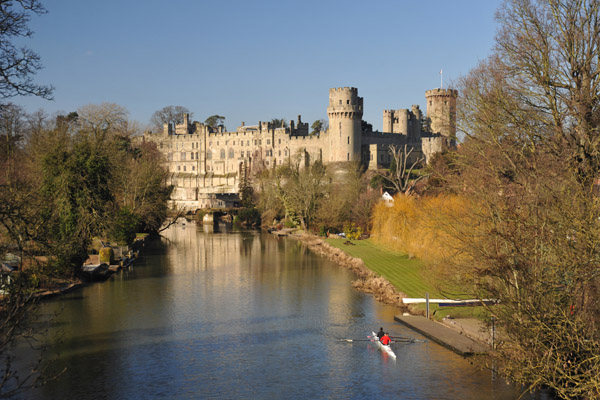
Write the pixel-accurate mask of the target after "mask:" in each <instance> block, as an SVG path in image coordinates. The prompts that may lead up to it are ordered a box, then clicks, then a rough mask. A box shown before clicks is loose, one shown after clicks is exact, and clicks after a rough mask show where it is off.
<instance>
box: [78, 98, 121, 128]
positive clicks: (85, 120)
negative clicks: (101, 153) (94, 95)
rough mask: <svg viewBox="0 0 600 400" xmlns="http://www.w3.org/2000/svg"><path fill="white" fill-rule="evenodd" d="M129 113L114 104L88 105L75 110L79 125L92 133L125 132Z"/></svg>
mask: <svg viewBox="0 0 600 400" xmlns="http://www.w3.org/2000/svg"><path fill="white" fill-rule="evenodd" d="M128 114H129V112H128V111H127V109H125V108H124V107H122V106H120V105H118V104H115V103H102V104H88V105H85V106H82V107H79V109H78V110H77V115H78V117H79V118H78V120H79V124H80V125H81V127H82V128H83V129H88V130H91V131H93V132H119V133H125V132H127V130H128V129H127V116H128Z"/></svg>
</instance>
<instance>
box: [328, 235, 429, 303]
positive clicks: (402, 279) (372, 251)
mask: <svg viewBox="0 0 600 400" xmlns="http://www.w3.org/2000/svg"><path fill="white" fill-rule="evenodd" d="M325 241H326V242H327V243H329V244H330V245H332V246H334V247H337V248H338V249H341V250H343V251H344V252H345V253H347V254H348V255H350V256H352V257H356V258H360V259H361V260H363V262H364V263H365V265H366V266H367V268H369V269H370V270H371V271H373V272H375V273H377V274H379V275H381V276H382V277H384V278H385V279H387V280H388V281H389V282H390V283H391V284H392V285H394V286H395V287H396V288H397V289H398V290H399V291H400V292H402V293H405V294H406V295H407V296H408V297H425V293H427V292H429V297H438V296H439V293H438V292H437V290H436V289H435V288H433V287H432V286H430V285H429V284H427V283H426V282H425V280H424V279H423V277H422V275H421V273H422V269H423V264H422V263H421V261H419V260H415V259H409V258H408V256H407V255H406V254H403V253H398V252H396V251H393V250H389V249H386V248H385V247H382V246H379V245H377V244H375V243H374V242H373V241H372V240H371V239H366V240H354V241H352V243H353V245H348V244H344V242H346V240H344V239H325Z"/></svg>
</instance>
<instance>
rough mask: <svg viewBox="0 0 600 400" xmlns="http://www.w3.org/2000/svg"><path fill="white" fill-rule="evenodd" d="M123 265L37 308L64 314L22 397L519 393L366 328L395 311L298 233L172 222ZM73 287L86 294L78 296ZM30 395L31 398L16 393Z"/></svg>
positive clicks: (453, 360) (395, 330) (447, 356)
mask: <svg viewBox="0 0 600 400" xmlns="http://www.w3.org/2000/svg"><path fill="white" fill-rule="evenodd" d="M143 254H144V256H143V257H142V259H141V260H139V262H137V263H136V265H135V266H134V268H133V270H130V271H128V272H125V273H122V274H119V275H116V276H115V277H114V278H112V279H111V280H110V281H108V282H105V283H102V284H97V285H92V286H89V287H86V288H85V289H84V290H83V291H81V292H78V293H74V294H72V295H69V296H67V297H65V299H69V298H71V297H79V298H78V299H74V300H69V301H64V300H61V301H56V302H52V303H47V304H45V307H46V309H47V311H48V312H51V311H52V310H56V309H58V308H64V311H63V312H62V314H61V315H60V317H59V321H57V325H56V331H58V330H61V331H63V332H64V335H63V341H62V343H59V344H56V346H55V347H54V349H55V350H56V351H58V352H60V354H61V359H60V362H59V365H58V367H62V366H66V367H68V371H67V373H66V374H65V375H64V376H63V377H62V378H61V379H60V380H59V381H57V382H53V383H51V384H49V385H48V386H46V387H44V388H42V389H40V390H39V391H38V392H36V393H32V394H30V395H28V396H30V397H31V398H111V399H112V398H116V399H132V398H133V399H147V398H252V399H254V398H259V399H260V398H282V397H286V398H293V399H305V398H311V399H312V398H314V399H320V398H328V399H348V398H356V399H362V398H367V397H368V398H372V397H380V398H402V399H453V398H460V399H512V398H516V397H518V391H517V390H516V389H515V388H514V387H511V386H508V385H506V384H504V383H503V382H499V381H493V380H492V379H491V374H490V373H488V372H482V371H478V370H477V369H475V368H474V367H473V366H472V365H471V364H470V363H469V361H468V360H465V359H462V358H460V357H458V356H457V355H455V354H454V353H451V352H450V351H448V350H446V349H444V348H442V347H440V346H438V345H437V344H435V343H431V342H429V341H425V342H421V343H404V344H397V345H395V346H396V347H395V348H394V350H395V352H396V354H397V356H398V358H397V360H396V361H394V360H392V359H390V358H388V357H387V355H386V354H384V353H382V352H381V351H379V350H378V348H377V347H376V346H375V345H374V344H372V343H369V342H353V343H347V342H340V341H338V340H337V339H338V338H363V339H364V338H366V335H368V334H369V333H370V331H371V330H372V329H377V328H378V327H379V326H384V327H385V328H386V330H388V331H390V333H391V334H392V335H393V336H400V335H402V336H410V337H417V338H418V337H419V336H418V335H417V334H416V333H414V332H412V331H409V330H408V329H407V328H405V327H404V326H402V325H399V324H396V323H394V322H393V315H394V313H395V312H396V310H395V309H394V308H393V307H387V306H383V305H380V304H378V303H376V302H375V301H374V300H373V298H372V297H370V296H368V295H364V294H362V293H359V292H357V291H355V290H354V289H352V287H351V284H350V282H351V280H352V279H353V276H352V275H351V274H350V273H349V272H348V271H346V270H344V269H342V268H339V267H337V266H335V265H332V264H331V263H330V262H329V261H327V260H325V259H323V258H321V257H319V256H316V255H314V254H312V253H311V252H309V251H307V249H306V248H305V247H304V246H303V245H302V244H301V243H299V242H297V241H294V240H287V239H283V238H282V239H277V238H275V237H272V236H270V235H266V234H261V233H259V232H228V231H225V232H223V231H220V230H216V231H214V232H212V233H208V232H206V231H205V228H203V227H196V225H195V224H193V223H192V224H190V223H188V224H186V225H185V227H184V226H181V225H179V226H174V227H172V228H170V229H169V230H167V231H166V237H165V239H164V240H163V241H162V242H161V243H155V244H153V245H152V246H150V247H148V248H146V249H144V252H143ZM81 297H82V298H81ZM26 397H27V396H26Z"/></svg>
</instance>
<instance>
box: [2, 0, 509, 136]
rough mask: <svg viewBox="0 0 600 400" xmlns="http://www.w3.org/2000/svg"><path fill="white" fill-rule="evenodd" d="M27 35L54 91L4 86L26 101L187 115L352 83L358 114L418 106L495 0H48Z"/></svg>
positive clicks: (475, 41) (465, 53)
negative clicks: (39, 93)
mask: <svg viewBox="0 0 600 400" xmlns="http://www.w3.org/2000/svg"><path fill="white" fill-rule="evenodd" d="M42 2H43V4H44V5H45V7H46V8H47V9H48V14H45V15H42V16H39V17H37V16H36V17H34V18H33V19H32V21H31V23H30V25H31V27H32V28H33V30H34V31H35V35H34V37H33V38H32V39H30V40H27V41H26V43H25V44H26V45H27V46H29V47H30V48H31V49H33V50H34V51H36V52H37V53H38V54H39V55H40V56H41V59H42V63H43V65H44V69H43V70H41V71H39V72H38V74H37V75H36V77H35V80H36V81H37V82H39V83H43V84H51V85H53V86H54V87H55V93H54V100H53V101H45V100H42V99H37V98H31V97H18V98H14V99H12V101H13V102H14V103H17V104H20V105H22V106H24V107H25V109H26V110H27V111H29V112H32V111H35V110H38V109H40V108H41V109H44V110H45V111H46V112H48V113H49V114H53V113H55V112H70V111H74V110H76V109H77V108H79V107H80V106H83V105H86V104H99V103H102V102H112V103H117V104H119V105H121V106H123V107H125V108H126V109H127V110H129V113H130V114H129V117H130V119H132V120H137V121H139V122H141V123H143V124H146V123H148V122H149V120H150V117H151V115H152V113H153V112H154V111H156V110H159V109H161V108H162V107H164V106H168V105H181V106H185V107H187V108H188V109H190V111H191V112H192V113H193V119H194V120H198V121H204V120H205V119H206V118H207V117H208V116H210V115H213V114H220V115H224V116H225V117H226V120H225V125H226V126H227V128H228V129H229V130H234V129H236V128H237V126H239V125H240V123H241V122H242V121H245V122H246V124H249V125H250V124H256V123H258V121H267V120H271V119H272V118H285V119H287V120H289V119H296V117H297V115H298V114H301V115H302V119H303V121H307V122H310V123H312V122H313V121H314V120H316V119H320V118H326V117H327V113H326V108H327V102H328V91H329V88H332V87H339V86H353V87H357V88H358V92H359V95H360V96H362V97H363V98H364V108H365V112H364V116H363V119H365V120H367V121H368V122H369V123H371V124H373V126H374V128H376V129H381V126H382V112H383V110H384V109H398V108H410V107H411V105H412V104H419V105H420V106H421V108H422V109H423V110H425V97H424V93H425V91H426V90H428V89H432V88H436V87H439V86H440V75H439V71H440V69H443V71H444V86H446V83H447V82H451V81H452V80H456V79H457V78H458V77H460V76H461V75H464V74H466V73H468V71H469V70H470V69H471V68H473V67H475V66H476V65H477V63H478V62H479V61H480V60H483V59H484V58H486V57H487V56H488V55H489V54H490V52H491V49H492V46H493V44H494V35H495V32H496V27H497V26H496V23H495V21H494V13H495V10H496V9H497V8H498V6H499V5H500V3H501V0H455V1H448V0H427V1H425V0H423V1H414V0H412V1H405V0H397V1H391V0H390V1H378V0H372V1H369V2H367V1H351V0H348V1H333V0H331V1H329V0H320V1H313V0H302V1H296V0H278V1H271V0H268V1H267V0H265V1H258V0H257V1H250V0H246V1H243V0H240V1H238V0H214V1H205V0H198V1H192V0H170V1H166V0H146V1H132V0H103V1H100V0H85V1H82V0H42Z"/></svg>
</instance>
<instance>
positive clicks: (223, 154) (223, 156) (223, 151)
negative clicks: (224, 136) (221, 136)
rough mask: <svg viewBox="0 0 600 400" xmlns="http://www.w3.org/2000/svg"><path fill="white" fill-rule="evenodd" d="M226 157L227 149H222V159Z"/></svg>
mask: <svg viewBox="0 0 600 400" xmlns="http://www.w3.org/2000/svg"><path fill="white" fill-rule="evenodd" d="M223 159H225V149H221V160H223Z"/></svg>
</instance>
